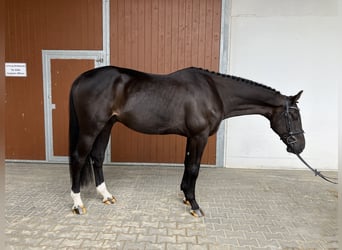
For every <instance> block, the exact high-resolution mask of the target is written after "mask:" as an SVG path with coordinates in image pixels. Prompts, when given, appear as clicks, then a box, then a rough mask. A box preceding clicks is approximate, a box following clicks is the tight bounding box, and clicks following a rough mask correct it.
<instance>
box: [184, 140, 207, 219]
mask: <svg viewBox="0 0 342 250" xmlns="http://www.w3.org/2000/svg"><path fill="white" fill-rule="evenodd" d="M207 140H208V137H207V136H196V137H192V138H188V140H187V144H186V154H185V160H184V167H185V169H184V175H183V179H182V184H181V190H182V191H183V192H184V195H185V198H184V200H183V201H184V203H186V204H190V205H191V210H190V213H191V214H192V215H193V216H195V217H202V216H204V213H203V211H202V210H201V209H200V207H199V205H198V203H197V201H196V197H195V188H196V180H197V177H198V174H199V169H200V163H201V158H202V154H203V151H204V148H205V145H206V144H207Z"/></svg>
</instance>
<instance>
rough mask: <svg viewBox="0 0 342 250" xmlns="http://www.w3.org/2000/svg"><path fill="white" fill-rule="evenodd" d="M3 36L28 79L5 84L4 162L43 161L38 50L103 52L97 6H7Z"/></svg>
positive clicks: (82, 1) (23, 1)
mask: <svg viewBox="0 0 342 250" xmlns="http://www.w3.org/2000/svg"><path fill="white" fill-rule="evenodd" d="M5 36H6V59H5V60H6V62H26V63H27V75H28V76H27V77H26V78H9V77H7V78H6V104H5V109H6V117H5V129H6V138H5V139H6V158H7V159H28V160H44V159H45V135H44V101H43V76H42V49H58V50H67V49H92V50H93V49H102V1H101V0H88V1H86V0H72V1H70V0H58V1H52V0H51V1H50V0H49V1H45V0H30V1H27V0H6V34H5ZM70 84H71V83H70ZM65 98H68V97H67V96H66V97H65ZM66 123H67V121H66Z"/></svg>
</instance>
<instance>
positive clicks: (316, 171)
mask: <svg viewBox="0 0 342 250" xmlns="http://www.w3.org/2000/svg"><path fill="white" fill-rule="evenodd" d="M296 155H297V157H298V158H299V160H301V161H302V162H303V163H304V164H305V166H307V167H308V168H309V169H310V170H311V171H312V172H314V173H315V176H317V175H318V176H319V177H321V178H322V179H323V180H325V181H327V182H330V183H332V184H338V182H336V181H332V180H337V178H334V177H328V176H325V175H323V174H322V173H321V172H320V171H318V170H317V169H314V168H312V167H311V166H310V165H309V164H308V163H307V162H306V161H304V159H303V158H302V157H301V156H300V155H299V154H296Z"/></svg>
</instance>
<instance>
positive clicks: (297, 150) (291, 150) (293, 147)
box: [287, 142, 305, 154]
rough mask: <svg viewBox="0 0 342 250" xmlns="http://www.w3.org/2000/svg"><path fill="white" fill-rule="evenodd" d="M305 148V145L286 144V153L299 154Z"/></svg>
mask: <svg viewBox="0 0 342 250" xmlns="http://www.w3.org/2000/svg"><path fill="white" fill-rule="evenodd" d="M304 148H305V143H298V142H295V143H291V144H287V152H289V153H293V154H300V153H301V152H303V150H304Z"/></svg>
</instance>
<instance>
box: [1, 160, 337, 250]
mask: <svg viewBox="0 0 342 250" xmlns="http://www.w3.org/2000/svg"><path fill="white" fill-rule="evenodd" d="M182 174H183V168H180V167H157V166H155V167H154V166H153V167H151V166H106V167H105V177H106V183H107V187H108V188H109V190H110V191H111V192H112V193H113V194H114V195H115V196H116V198H117V200H118V201H117V203H116V204H114V205H104V204H102V202H101V198H100V197H99V196H98V195H97V194H96V191H95V188H93V187H89V188H86V189H83V190H82V193H81V195H83V201H84V203H85V205H86V206H87V209H88V213H87V214H86V215H83V216H80V215H73V214H72V213H71V206H72V200H71V198H70V182H69V170H68V167H67V166H66V165H50V164H19V163H8V164H7V165H6V202H7V203H6V207H5V208H6V212H5V222H6V225H5V226H6V228H5V235H6V249H25V250H26V249H147V250H150V249H170V250H171V249H176V250H181V249H190V250H192V249H194V250H195V249H207V250H213V249H224V250H226V249H271V250H273V249H337V248H338V242H337V227H338V226H337V203H338V197H337V196H338V194H337V187H336V186H334V185H332V184H329V183H326V182H324V181H322V180H321V179H319V178H318V177H315V176H314V175H312V173H311V172H309V171H307V170H306V171H282V170H241V169H225V168H202V169H201V171H200V176H199V179H198V182H197V200H198V202H199V204H200V206H201V207H202V209H203V210H204V212H205V214H206V216H205V217H203V218H194V217H192V216H191V215H190V214H189V207H187V206H186V205H184V204H183V203H182V198H183V196H182V193H181V192H180V190H179V184H180V181H181V178H182ZM328 174H329V175H332V176H335V177H336V176H337V172H329V173H328Z"/></svg>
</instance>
